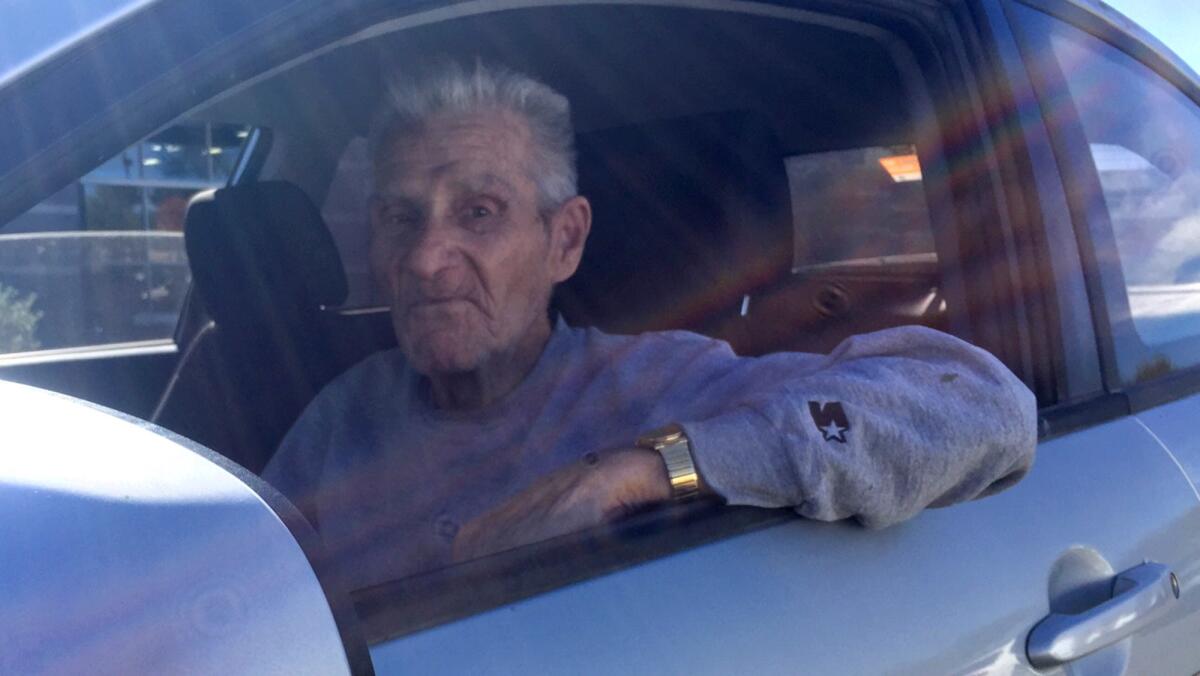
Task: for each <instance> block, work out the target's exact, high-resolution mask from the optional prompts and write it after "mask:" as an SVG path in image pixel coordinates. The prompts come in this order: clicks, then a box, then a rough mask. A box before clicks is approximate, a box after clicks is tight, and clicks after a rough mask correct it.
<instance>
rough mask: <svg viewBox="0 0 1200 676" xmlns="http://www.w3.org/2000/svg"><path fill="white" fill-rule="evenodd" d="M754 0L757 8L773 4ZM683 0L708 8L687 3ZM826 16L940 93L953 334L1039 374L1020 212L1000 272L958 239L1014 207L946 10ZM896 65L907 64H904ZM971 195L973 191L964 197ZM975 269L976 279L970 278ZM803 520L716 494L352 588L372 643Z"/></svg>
mask: <svg viewBox="0 0 1200 676" xmlns="http://www.w3.org/2000/svg"><path fill="white" fill-rule="evenodd" d="M562 4H563V5H569V4H572V3H570V2H565V3H562ZM755 4H756V5H758V6H759V7H769V6H770V5H764V4H759V3H755ZM522 6H523V5H522ZM682 6H685V7H688V8H694V9H704V8H702V7H699V6H693V5H691V4H689V3H684V4H683V5H682ZM782 11H788V10H781V12H782ZM792 11H795V10H792ZM828 14H830V15H834V16H848V15H852V16H853V18H854V19H856V20H858V21H863V22H869V23H871V24H872V25H874V26H876V27H878V28H880V30H881V32H884V33H886V34H887V35H888V38H889V39H891V40H893V41H894V42H895V43H896V44H897V45H902V48H903V49H905V50H907V51H911V54H910V55H911V56H912V57H913V61H912V62H911V63H910V64H907V65H908V67H909V68H910V71H909V72H908V73H906V75H911V76H914V77H916V78H919V79H920V81H921V82H922V84H923V86H924V87H925V88H926V89H927V91H928V92H929V96H930V98H931V99H933V100H932V101H928V102H927V103H928V109H927V110H922V111H921V112H922V114H924V115H927V116H929V118H931V119H934V120H937V121H938V124H936V125H933V126H934V127H936V130H934V131H930V130H923V131H924V134H925V135H927V136H930V137H932V138H934V139H935V141H934V143H933V144H932V147H931V145H929V144H922V143H921V142H920V141H921V139H916V140H915V142H916V144H917V147H918V155H919V159H920V163H921V166H922V168H923V172H924V174H925V180H926V182H927V186H926V199H927V202H928V206H929V210H930V222H931V224H932V226H933V229H934V235H935V239H936V248H937V251H938V254H939V257H940V256H941V254H942V253H943V252H949V255H947V256H946V257H945V258H943V259H942V260H941V261H940V263H939V267H940V269H941V270H942V272H943V274H947V271H949V276H950V277H952V279H949V280H946V284H947V285H948V286H950V287H952V288H951V289H950V290H948V293H950V294H953V295H952V296H951V297H952V298H953V299H954V300H953V302H956V303H958V307H959V309H958V310H957V311H956V312H955V313H952V318H951V323H952V328H953V330H954V331H955V332H956V333H958V334H959V335H964V334H965V335H968V336H971V337H972V338H974V339H976V340H977V341H979V342H981V343H984V347H985V348H987V349H989V351H992V352H993V353H996V354H999V355H1001V358H1002V359H1003V360H1004V361H1005V362H1006V363H1012V362H1011V361H1010V360H1017V361H1018V362H1020V363H1024V364H1025V366H1026V368H1025V369H1023V371H1024V373H1025V375H1026V380H1028V379H1029V378H1031V377H1032V376H1031V375H1030V374H1032V373H1034V372H1042V371H1043V370H1044V369H1045V362H1044V360H1042V359H1040V358H1039V357H1038V356H1036V355H1033V356H1031V350H1030V348H1029V334H1028V333H1027V334H1026V335H1024V336H1016V337H1012V336H1008V335H1006V332H1005V331H1003V330H1001V328H999V327H1008V326H1020V325H1024V324H1025V323H1024V322H1018V321H1017V319H1016V317H1017V316H1021V313H1022V307H1023V305H1024V303H1026V302H1027V301H1028V298H1026V297H1024V296H1021V295H1020V294H1018V293H1013V292H1012V289H1011V285H1012V284H1013V283H1014V282H1013V276H1014V275H1016V276H1019V275H1020V274H1021V272H1020V271H1019V269H1018V268H1017V265H1016V263H1015V261H1014V258H1015V256H1016V252H1015V250H1014V248H1015V245H1014V244H1013V242H1012V241H1011V237H1012V230H1014V229H1016V228H1017V227H1018V226H1016V225H1015V224H1014V223H1013V221H1015V220H1016V219H1015V218H1010V217H1009V215H1008V214H1009V212H1004V214H1005V215H1004V216H1003V217H1002V220H1003V221H1004V226H1003V228H998V229H997V230H1002V232H1000V233H995V234H996V237H994V238H990V239H988V240H987V241H986V242H985V243H983V244H982V245H980V246H981V248H983V249H985V250H992V249H993V247H994V248H996V249H998V250H999V251H1001V252H1002V260H1003V261H1004V262H1005V263H1006V266H1005V267H1004V268H1003V269H1001V270H995V269H993V270H991V271H990V273H989V274H984V275H974V274H972V273H967V272H963V271H962V270H963V267H964V266H963V265H962V260H963V257H964V256H966V255H968V251H969V250H968V249H965V248H963V244H962V243H961V242H960V239H961V235H962V231H963V230H964V228H965V227H966V226H969V225H970V224H973V223H979V222H986V221H989V220H991V217H993V216H994V215H995V214H996V213H997V212H999V211H1001V210H1002V207H1001V205H1002V204H1003V205H1005V206H1011V204H1010V203H1009V202H1008V201H1007V200H1006V199H1005V198H1004V197H1003V191H1002V189H1001V188H1002V184H1003V181H1002V180H1001V178H1000V176H1001V174H1000V172H999V170H998V169H997V167H996V166H995V165H996V164H998V163H1000V162H1001V160H1000V159H998V158H997V155H996V145H995V144H994V143H992V142H991V138H990V133H988V131H987V127H986V124H985V123H986V116H985V114H984V113H983V112H981V110H980V109H979V108H978V106H979V105H980V101H979V100H978V97H977V95H975V94H974V92H975V91H977V88H978V84H977V82H976V81H975V79H974V77H973V76H974V74H973V73H970V72H957V73H948V72H947V66H946V61H947V60H952V61H953V62H954V63H955V64H956V65H958V66H961V68H962V69H963V71H967V69H969V67H970V66H969V65H968V64H969V63H970V62H969V61H968V60H967V59H966V58H965V56H964V53H963V52H961V51H955V50H954V49H953V46H951V45H946V44H942V43H941V41H946V40H947V38H946V35H945V33H946V31H945V30H944V26H943V25H942V24H940V23H938V22H939V21H940V20H942V19H945V18H946V16H945V15H944V14H941V13H940V12H938V13H933V14H931V15H927V16H922V17H921V20H918V19H914V18H913V17H912V16H909V15H904V14H900V13H890V12H885V11H882V10H876V12H869V11H867V10H865V9H861V8H858V7H854V8H853V9H848V8H845V7H840V6H839V8H837V9H834V8H829V9H828ZM776 16H781V15H776ZM781 18H782V16H781ZM884 27H886V28H884ZM951 32H952V33H955V31H951ZM955 38H957V39H961V36H960V35H957V33H955ZM957 46H960V47H961V45H957ZM897 66H898V68H901V70H903V66H901V65H900V64H897ZM964 90H966V91H968V92H972V94H971V96H970V97H968V101H969V102H968V103H965V104H963V105H964V106H966V107H969V108H970V109H971V110H970V113H971V120H972V123H973V124H974V125H975V126H973V127H972V128H971V131H972V132H978V133H979V137H980V139H981V143H983V144H984V152H985V153H986V155H987V157H988V159H989V161H991V162H992V163H993V164H989V165H988V170H989V171H988V174H987V181H986V184H984V185H982V186H978V185H976V186H970V187H969V188H967V187H965V186H962V185H956V183H961V181H955V180H953V178H952V173H953V171H952V169H951V167H950V163H949V162H948V161H947V159H946V157H945V155H944V153H943V150H942V149H943V148H944V147H945V146H946V145H947V139H946V136H945V135H946V133H947V130H946V128H945V125H944V124H943V123H942V120H943V119H944V117H945V114H944V113H942V112H941V111H940V109H939V108H938V105H937V102H938V101H940V100H945V99H946V98H953V97H959V96H963V91H964ZM955 100H958V99H955ZM918 105H920V104H918ZM959 112H961V108H960V109H959ZM985 139H986V140H985ZM1022 176H1024V175H1022ZM1020 185H1025V183H1021V184H1020ZM964 191H966V192H967V195H966V196H964ZM964 212H970V214H971V215H972V217H967V216H964ZM1006 238H1007V239H1006ZM966 277H974V279H964V278H966ZM979 289H986V297H987V298H989V299H997V298H1005V299H1010V300H1005V301H995V302H986V303H985V302H981V301H980V300H979V299H978V298H977V297H976V296H973V295H971V292H972V291H978V290H979ZM356 311H358V312H371V311H373V309H372V308H362V309H358V310H356ZM1031 323H1032V324H1033V326H1032V327H1031V328H1030V329H1029V332H1030V333H1032V332H1043V331H1045V327H1044V326H1043V325H1042V324H1041V323H1040V322H1038V321H1034V322H1031ZM988 327H992V328H990V329H989V328H988ZM1021 355H1024V357H1021ZM1018 373H1021V370H1018ZM799 518H801V517H799V516H798V515H797V514H795V512H794V511H793V510H791V509H760V508H752V507H729V506H724V505H722V504H720V503H719V502H714V501H702V502H696V503H692V504H684V505H668V506H666V507H664V508H660V509H654V510H651V511H649V512H646V513H643V514H640V515H637V516H635V517H632V518H630V519H626V520H624V521H621V522H617V523H613V524H606V525H602V526H598V527H595V528H593V529H590V530H587V531H582V532H577V533H571V534H568V535H564V536H561V537H558V538H554V539H552V540H548V541H544V542H537V543H533V544H529V545H525V546H522V547H518V548H515V549H512V550H508V551H504V552H500V553H497V554H493V555H490V556H486V557H483V558H479V559H474V560H471V561H466V562H463V563H459V564H455V565H452V566H448V567H446V568H442V569H438V570H434V571H430V572H427V573H422V574H418V575H415V576H411V577H407V578H402V579H398V580H394V581H390V582H386V583H383V584H379V585H375V586H373V587H370V588H366V589H358V590H351V596H352V598H353V599H354V603H355V606H356V607H357V609H358V611H359V618H360V622H361V623H362V625H363V627H364V631H365V633H366V635H367V643H368V645H375V644H378V643H381V642H384V641H388V640H395V639H398V638H402V637H404V636H406V635H410V634H413V633H416V632H419V631H423V630H426V629H429V628H432V627H435V626H439V625H443V624H446V623H450V622H454V621H456V620H460V619H464V618H467V617H471V616H474V615H477V614H480V613H483V612H486V611H489V610H494V609H496V608H500V607H503V606H505V605H510V604H512V603H515V602H517V601H520V600H522V599H526V598H530V597H532V596H536V595H539V594H542V593H545V592H549V591H552V590H554V589H559V588H561V587H564V586H567V585H569V584H574V583H578V582H583V581H586V580H588V579H592V578H595V577H598V576H602V575H606V574H609V573H612V572H616V571H619V570H621V569H624V568H628V567H631V566H634V565H638V564H641V563H644V562H647V561H650V560H654V559H657V558H660V557H664V556H667V555H670V554H673V553H677V552H681V551H684V550H687V549H691V548H694V547H698V546H700V545H703V544H706V543H709V542H714V541H718V540H722V539H726V538H730V537H735V536H738V535H742V534H745V533H750V532H753V531H756V530H759V529H763V528H769V527H772V526H775V525H779V524H782V523H786V522H787V521H790V520H793V519H799ZM598 543H601V544H598Z"/></svg>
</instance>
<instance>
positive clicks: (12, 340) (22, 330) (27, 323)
mask: <svg viewBox="0 0 1200 676" xmlns="http://www.w3.org/2000/svg"><path fill="white" fill-rule="evenodd" d="M36 300H37V294H35V293H31V294H29V295H27V296H25V297H22V296H21V294H20V292H18V291H17V290H16V289H14V288H12V287H11V286H5V285H4V284H0V354H3V353H8V352H25V351H28V350H36V349H38V348H39V347H41V343H40V342H38V339H37V325H38V321H40V320H41V318H42V312H41V311H40V310H35V309H33V304H34V302H35V301H36Z"/></svg>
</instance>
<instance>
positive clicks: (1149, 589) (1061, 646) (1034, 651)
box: [1025, 562, 1179, 669]
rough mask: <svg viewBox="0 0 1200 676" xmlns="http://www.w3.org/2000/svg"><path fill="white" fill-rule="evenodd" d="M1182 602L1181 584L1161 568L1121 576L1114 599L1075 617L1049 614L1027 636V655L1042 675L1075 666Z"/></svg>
mask: <svg viewBox="0 0 1200 676" xmlns="http://www.w3.org/2000/svg"><path fill="white" fill-rule="evenodd" d="M1178 598H1179V580H1178V579H1176V577H1175V574H1174V573H1172V572H1171V570H1170V569H1169V568H1167V567H1166V566H1164V565H1162V564H1161V563H1149V562H1148V563H1143V564H1142V565H1140V566H1135V567H1133V568H1130V569H1129V570H1127V571H1125V572H1123V573H1121V574H1119V575H1117V577H1116V578H1115V579H1114V580H1113V591H1112V598H1110V599H1109V600H1107V601H1105V602H1104V603H1101V604H1099V605H1097V606H1095V607H1093V608H1091V609H1089V610H1086V611H1084V612H1082V613H1079V614H1077V615H1066V614H1062V613H1051V614H1049V615H1047V616H1046V617H1045V618H1043V619H1042V621H1041V622H1038V623H1037V625H1036V626H1034V628H1033V629H1032V630H1031V631H1030V632H1029V639H1028V640H1027V641H1026V644H1025V654H1026V655H1027V656H1028V657H1029V663H1030V664H1031V665H1033V666H1034V667H1036V668H1038V669H1048V668H1050V667H1056V666H1059V665H1061V664H1065V663H1067V662H1070V661H1072V660H1077V659H1079V658H1081V657H1083V656H1085V655H1088V654H1091V653H1093V652H1095V651H1097V650H1099V649H1101V648H1103V647H1105V646H1109V645H1112V644H1114V643H1116V642H1118V641H1120V640H1122V639H1124V638H1127V637H1129V636H1131V635H1133V634H1134V633H1135V632H1137V631H1138V630H1140V629H1141V628H1142V627H1144V626H1146V625H1147V624H1148V623H1150V622H1151V621H1152V620H1154V618H1156V617H1158V616H1159V615H1160V614H1161V613H1162V612H1164V611H1165V610H1166V609H1167V608H1168V607H1169V606H1170V604H1172V603H1174V602H1175V600H1176V599H1178Z"/></svg>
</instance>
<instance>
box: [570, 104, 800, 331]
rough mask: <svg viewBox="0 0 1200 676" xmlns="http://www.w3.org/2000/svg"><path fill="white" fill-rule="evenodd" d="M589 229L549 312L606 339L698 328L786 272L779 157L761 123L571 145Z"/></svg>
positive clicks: (692, 126)
mask: <svg viewBox="0 0 1200 676" xmlns="http://www.w3.org/2000/svg"><path fill="white" fill-rule="evenodd" d="M577 150H578V158H579V159H578V161H579V184H580V192H581V193H583V194H584V195H586V196H587V197H588V198H589V199H590V200H591V202H592V205H593V214H594V222H593V225H592V233H591V235H590V237H589V238H588V244H587V247H586V248H585V250H584V256H583V260H582V261H581V263H580V268H579V271H578V272H577V273H576V275H575V276H574V277H573V278H571V279H570V280H568V281H567V282H565V283H564V284H562V285H561V286H560V288H559V289H558V290H557V291H556V295H555V304H556V308H557V309H558V310H559V311H561V312H562V313H563V314H564V315H565V316H566V317H567V319H568V320H570V321H572V322H573V323H576V324H591V325H596V326H600V327H602V328H604V329H607V330H610V331H619V332H634V331H641V330H648V329H666V328H697V327H699V326H701V325H703V324H705V323H706V322H707V321H709V320H711V318H712V317H713V316H714V315H715V314H717V313H721V312H726V311H731V310H734V309H736V308H737V306H738V304H739V302H740V299H741V296H742V294H746V293H750V292H752V291H753V290H755V289H757V288H760V287H762V286H764V285H766V284H768V283H770V282H771V281H774V280H775V279H777V278H778V277H779V276H780V275H781V274H786V271H787V270H789V269H790V267H791V262H792V222H791V209H790V200H789V192H788V182H787V172H786V170H785V167H784V163H783V152H782V148H781V147H780V144H779V143H778V141H777V139H776V136H775V134H774V132H773V130H772V128H771V125H770V122H769V121H768V120H766V119H765V118H764V117H762V116H759V115H756V114H753V113H748V112H731V113H715V114H708V115H701V116H695V117H688V118H681V119H675V120H666V121H661V122H654V123H650V124H644V125H638V126H628V127H618V128H613V129H607V130H603V131H598V132H592V133H588V134H581V135H580V137H579V139H578V143H577Z"/></svg>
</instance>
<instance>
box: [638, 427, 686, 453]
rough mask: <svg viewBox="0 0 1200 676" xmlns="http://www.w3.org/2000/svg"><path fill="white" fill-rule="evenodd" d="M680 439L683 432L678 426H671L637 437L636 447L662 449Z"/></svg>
mask: <svg viewBox="0 0 1200 676" xmlns="http://www.w3.org/2000/svg"><path fill="white" fill-rule="evenodd" d="M682 438H683V430H682V429H680V427H679V425H675V424H671V425H667V426H666V427H663V428H660V429H657V430H654V431H653V432H647V433H646V434H643V435H642V436H640V437H638V440H637V445H638V446H643V447H645V448H662V447H663V446H666V445H668V444H673V443H675V442H676V441H679V440H680V439H682Z"/></svg>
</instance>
